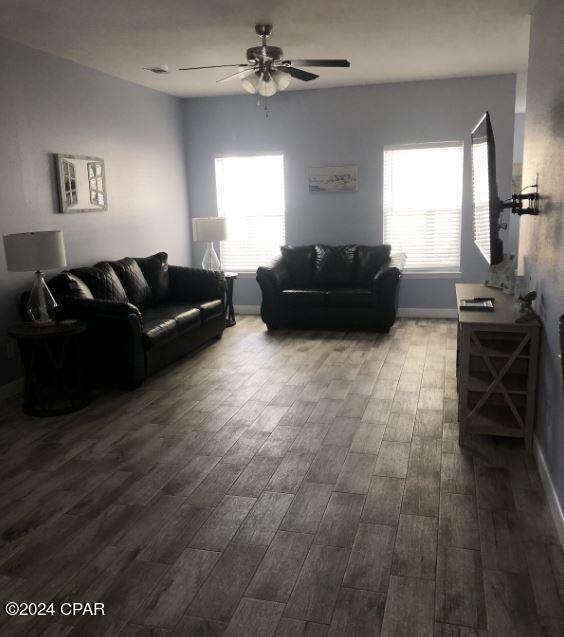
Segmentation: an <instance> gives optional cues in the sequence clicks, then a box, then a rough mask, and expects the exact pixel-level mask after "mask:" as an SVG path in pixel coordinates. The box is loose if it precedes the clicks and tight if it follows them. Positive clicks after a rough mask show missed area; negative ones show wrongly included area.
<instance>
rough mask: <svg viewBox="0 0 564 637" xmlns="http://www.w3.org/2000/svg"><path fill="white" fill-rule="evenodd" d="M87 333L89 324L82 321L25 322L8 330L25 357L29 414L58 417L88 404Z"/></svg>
mask: <svg viewBox="0 0 564 637" xmlns="http://www.w3.org/2000/svg"><path fill="white" fill-rule="evenodd" d="M85 332H86V323H83V322H80V321H75V322H72V323H57V324H55V325H53V326H49V327H33V326H32V325H31V323H22V324H21V325H15V326H14V327H11V328H10V329H9V330H8V334H9V335H10V336H11V337H12V338H14V339H15V340H16V341H17V342H18V347H19V350H20V354H21V357H22V362H23V367H24V401H23V409H24V412H25V413H26V414H29V415H30V416H58V415H61V414H67V413H70V412H73V411H77V410H78V409H82V408H83V407H85V406H86V405H87V404H88V400H89V395H88V391H87V388H86V385H85V382H84V371H83V362H82V346H81V345H82V344H81V340H82V336H83V335H84V333H85Z"/></svg>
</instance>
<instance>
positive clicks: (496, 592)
mask: <svg viewBox="0 0 564 637" xmlns="http://www.w3.org/2000/svg"><path fill="white" fill-rule="evenodd" d="M484 590H485V599H486V606H487V613H488V633H489V634H491V635H496V637H497V636H498V635H499V637H509V636H511V637H525V636H527V637H540V636H541V635H542V634H543V632H542V628H541V624H540V622H539V618H538V615H537V609H536V606H535V599H534V593H533V589H532V586H531V582H530V579H529V576H528V575H518V574H516V573H512V574H508V573H503V572H502V571H489V570H486V571H484Z"/></svg>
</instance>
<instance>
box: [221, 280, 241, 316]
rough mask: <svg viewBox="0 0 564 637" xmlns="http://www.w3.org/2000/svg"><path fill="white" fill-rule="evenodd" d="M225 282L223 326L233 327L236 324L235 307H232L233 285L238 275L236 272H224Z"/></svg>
mask: <svg viewBox="0 0 564 637" xmlns="http://www.w3.org/2000/svg"><path fill="white" fill-rule="evenodd" d="M223 276H224V277H225V282H226V284H227V291H226V299H225V308H226V316H225V327H233V326H234V325H235V324H236V321H235V308H234V307H233V285H234V283H235V279H236V278H237V277H238V276H239V273H238V272H224V273H223Z"/></svg>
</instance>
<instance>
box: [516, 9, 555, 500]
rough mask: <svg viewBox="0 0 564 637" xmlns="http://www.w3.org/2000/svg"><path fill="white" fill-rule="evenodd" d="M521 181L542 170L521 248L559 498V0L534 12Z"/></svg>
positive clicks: (541, 424) (545, 432)
mask: <svg viewBox="0 0 564 637" xmlns="http://www.w3.org/2000/svg"><path fill="white" fill-rule="evenodd" d="M531 29H532V30H531V51H530V58H529V79H528V85H527V118H526V125H525V152H524V166H523V181H524V184H525V185H526V184H531V183H535V181H536V178H537V173H538V175H539V186H540V193H541V196H542V202H541V214H540V215H539V216H538V217H537V218H533V217H530V218H525V217H524V218H523V219H522V220H521V237H520V244H519V256H520V258H524V259H525V264H526V266H525V267H526V273H527V274H528V275H529V276H530V277H531V282H530V289H536V290H537V292H538V293H539V302H538V305H537V310H538V312H539V314H540V317H541V319H542V322H543V326H544V331H543V347H542V351H541V376H540V382H539V401H538V419H537V436H538V440H539V442H540V445H541V449H542V452H543V454H544V456H545V458H546V461H547V464H548V468H549V470H550V473H551V475H552V480H553V482H554V485H555V487H556V490H557V492H558V494H559V498H560V502H561V503H563V504H564V462H563V457H564V390H563V383H562V380H563V379H562V372H561V368H560V360H559V359H558V354H559V353H560V343H559V338H558V318H559V316H560V315H561V314H563V313H564V276H563V275H564V56H563V55H562V38H563V37H564V4H563V3H562V0H540V1H539V3H538V5H537V7H536V9H535V12H534V14H533V19H532V27H531Z"/></svg>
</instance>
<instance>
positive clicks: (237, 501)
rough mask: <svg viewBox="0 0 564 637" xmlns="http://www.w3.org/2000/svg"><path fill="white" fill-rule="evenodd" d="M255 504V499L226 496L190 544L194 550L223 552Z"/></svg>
mask: <svg viewBox="0 0 564 637" xmlns="http://www.w3.org/2000/svg"><path fill="white" fill-rule="evenodd" d="M255 503H256V499H255V498H243V497H238V496H232V495H226V496H225V497H224V498H223V500H222V501H221V502H220V503H219V504H218V505H217V507H216V508H215V509H214V510H213V512H212V513H211V515H210V516H209V517H208V518H207V519H206V521H205V522H204V523H203V524H202V526H201V527H200V529H199V530H198V532H197V533H196V535H195V536H194V537H193V539H192V540H191V542H190V546H191V547H192V548H195V549H205V550H207V551H223V550H225V548H226V547H227V545H228V544H229V542H230V541H231V538H232V537H233V536H234V535H235V533H237V530H238V529H239V527H240V526H241V524H242V522H243V520H244V519H245V518H246V517H247V515H248V514H249V511H250V510H251V509H252V508H253V506H254V505H255Z"/></svg>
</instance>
